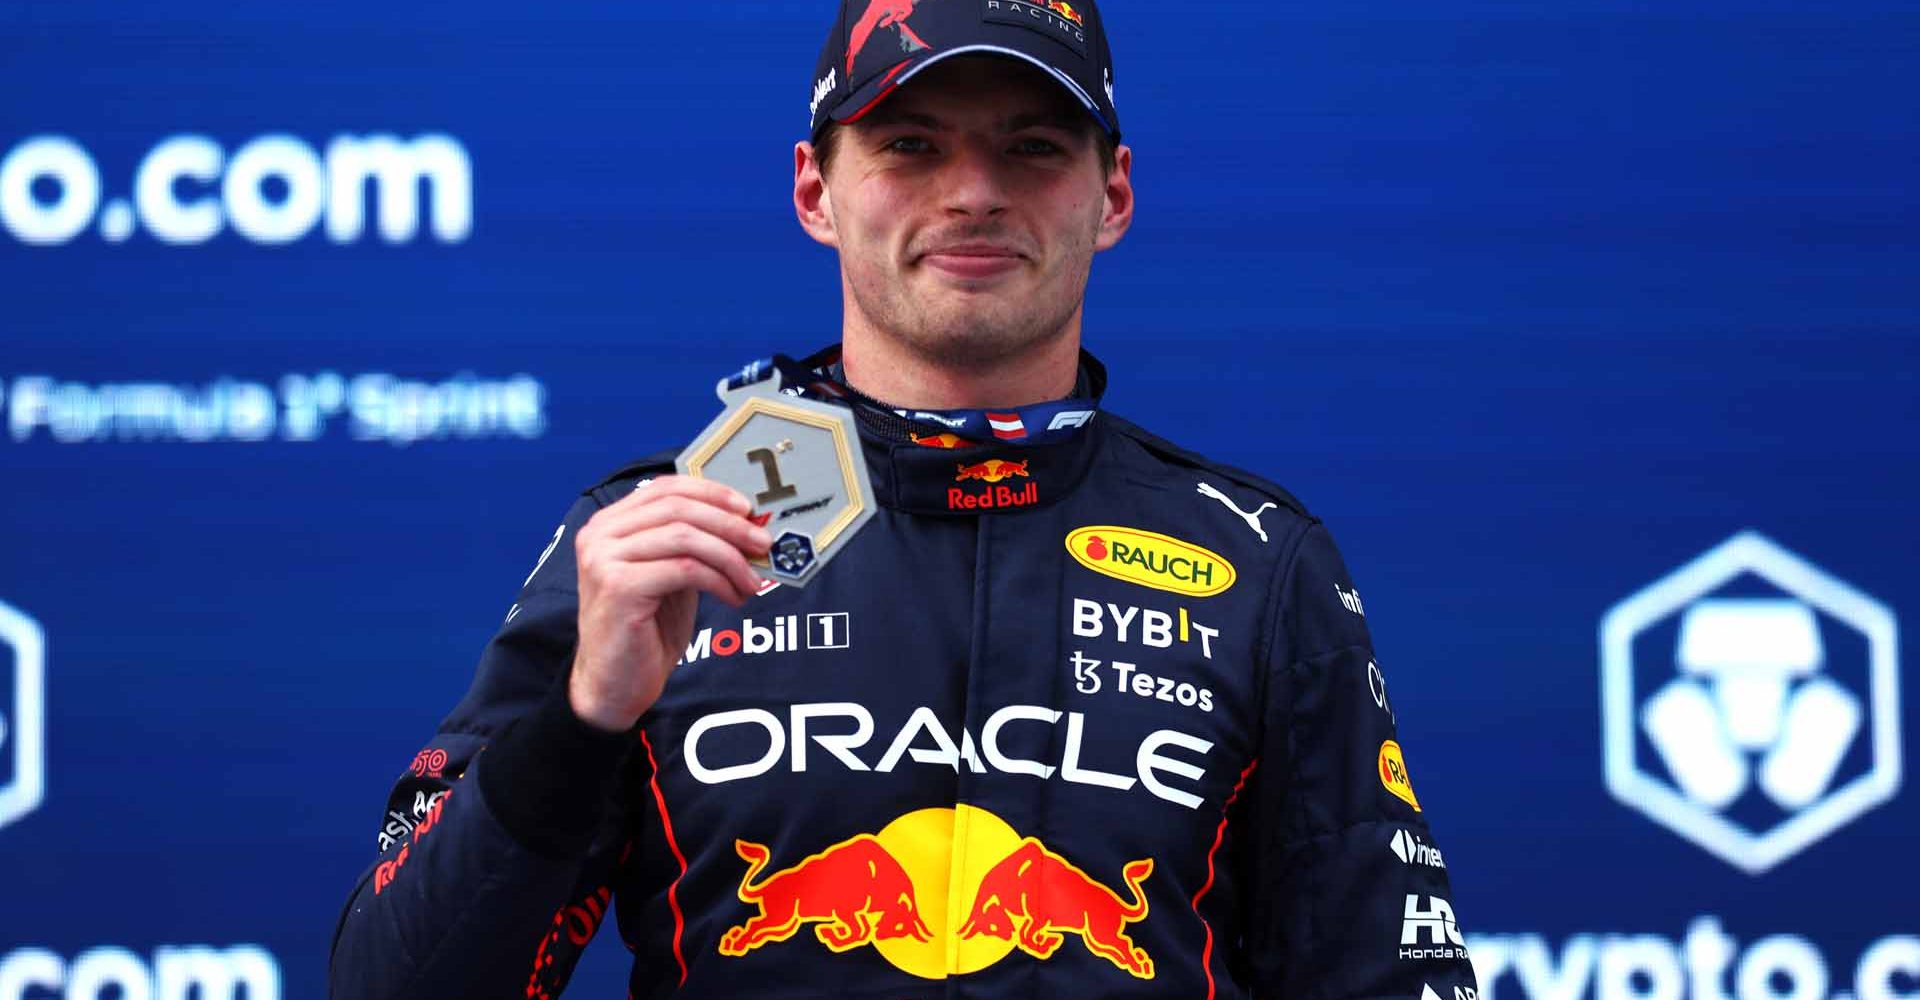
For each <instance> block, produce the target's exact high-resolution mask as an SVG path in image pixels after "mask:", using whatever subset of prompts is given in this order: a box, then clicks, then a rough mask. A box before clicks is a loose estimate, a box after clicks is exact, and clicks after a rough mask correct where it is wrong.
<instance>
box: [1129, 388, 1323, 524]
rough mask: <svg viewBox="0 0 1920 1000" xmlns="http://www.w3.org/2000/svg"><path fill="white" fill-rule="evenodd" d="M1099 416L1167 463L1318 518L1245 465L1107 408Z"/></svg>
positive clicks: (1284, 491)
mask: <svg viewBox="0 0 1920 1000" xmlns="http://www.w3.org/2000/svg"><path fill="white" fill-rule="evenodd" d="M1100 420H1101V421H1102V422H1103V423H1105V424H1106V425H1107V429H1108V430H1110V431H1112V432H1114V433H1116V434H1119V435H1121V436H1122V437H1125V438H1127V439H1128V440H1130V441H1132V442H1134V443H1135V444H1137V445H1139V446H1140V447H1142V448H1144V449H1146V451H1147V452H1148V453H1150V454H1152V455H1153V456H1154V457H1155V458H1158V459H1160V460H1161V461H1163V462H1166V463H1167V464H1169V465H1174V466H1179V467H1181V468H1186V469H1192V470H1193V471H1195V472H1202V473H1205V474H1207V475H1210V476H1219V477H1221V478H1223V479H1230V480H1232V481H1233V482H1235V483H1238V484H1239V485H1241V486H1245V487H1247V488H1248V489H1251V490H1254V491H1256V492H1258V493H1260V494H1262V495H1264V496H1265V497H1266V498H1267V499H1269V500H1272V501H1273V502H1274V503H1277V504H1279V505H1281V506H1282V507H1285V508H1286V509H1288V510H1290V511H1293V512H1294V513H1295V514H1298V515H1300V516H1301V517H1303V518H1306V519H1307V520H1309V521H1316V522H1317V521H1318V520H1319V518H1317V517H1314V516H1313V513H1312V512H1311V511H1308V510H1307V506H1306V504H1303V503H1301V502H1300V500H1299V498H1298V497H1295V496H1294V495H1293V494H1292V493H1289V492H1287V491H1286V490H1285V489H1284V488H1282V487H1281V486H1279V485H1278V484H1276V483H1273V482H1270V481H1268V480H1266V479H1262V478H1261V477H1259V476H1256V475H1254V474H1253V473H1251V472H1247V471H1245V470H1244V469H1237V468H1234V467H1233V466H1231V465H1224V464H1222V463H1220V462H1216V461H1214V460H1212V459H1210V458H1207V457H1205V456H1203V455H1199V454H1196V453H1194V452H1191V451H1188V450H1187V449H1185V448H1182V447H1180V446H1179V445H1177V444H1174V443H1173V442H1171V441H1168V440H1167V439H1165V438H1163V437H1160V436H1159V435H1156V434H1153V433H1150V432H1149V431H1147V430H1145V429H1143V428H1141V427H1140V425H1138V424H1136V423H1134V422H1133V421H1131V420H1128V419H1126V418H1125V417H1121V416H1117V415H1115V414H1113V413H1111V412H1109V411H1106V410H1102V411H1100Z"/></svg>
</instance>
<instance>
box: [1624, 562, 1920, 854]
mask: <svg viewBox="0 0 1920 1000" xmlns="http://www.w3.org/2000/svg"><path fill="white" fill-rule="evenodd" d="M1897 645H1898V634H1897V629H1896V626H1895V621H1894V617H1893V613H1892V612H1891V611H1890V610H1888V609H1887V607H1886V606H1885V605H1883V604H1881V603H1880V602H1878V601H1876V600H1874V599H1873V598H1871V597H1868V596H1867V595H1865V594H1862V593H1860V592H1859V591H1857V590H1854V589H1853V588H1852V587H1849V586H1847V585H1846V584H1844V583H1842V582H1840V581H1839V580H1836V579H1834V578H1833V577H1831V576H1828V575H1827V574H1826V573H1824V572H1822V571H1821V570H1820V569H1818V568H1816V567H1814V566H1813V565H1812V564H1811V563H1808V562H1806V561H1805V560H1803V559H1801V558H1800V557H1799V556H1796V555H1794V554H1793V553H1791V552H1788V551H1787V550H1785V549H1783V548H1781V547H1780V546H1778V545H1775V544H1774V543H1773V542H1771V541H1768V540H1767V539H1765V538H1763V537H1761V536H1760V535H1758V534H1755V533H1753V532H1743V533H1741V534H1739V535H1736V536H1734V537H1733V538H1731V539H1729V540H1728V541H1726V542H1724V543H1722V544H1721V545H1720V546H1718V547H1716V548H1714V549H1713V550H1711V551H1709V552H1707V553H1706V554H1704V555H1702V556H1700V557H1699V558H1697V559H1695V560H1693V561H1692V562H1690V563H1688V564H1687V565H1685V566H1682V567H1681V568H1680V569H1678V570H1675V571H1674V572H1673V573H1672V574H1670V575H1668V576H1667V577H1666V578H1664V579H1662V580H1660V581H1658V582H1656V583H1654V584H1652V585H1651V586H1649V587H1647V588H1646V589H1644V590H1642V591H1641V592H1640V593H1638V594H1635V595H1634V596H1632V597H1629V598H1628V599H1626V600H1625V601H1622V602H1621V603H1620V604H1619V605H1617V606H1615V607H1614V608H1613V609H1612V610H1611V611H1609V612H1608V613H1607V616H1606V619H1605V621H1604V622H1603V623H1602V625H1601V668H1602V675H1603V682H1604V683H1603V688H1602V690H1603V693H1604V696H1605V702H1604V705H1603V710H1602V712H1603V714H1602V719H1603V722H1604V726H1605V730H1604V735H1605V739H1604V742H1605V746H1606V775H1607V786H1608V788H1609V789H1610V790H1611V791H1612V792H1613V795H1614V797H1615V798H1617V799H1619V800H1620V801H1622V802H1624V803H1626V804H1627V805H1630V806H1633V807H1634V808H1636V809H1639V810H1640V811H1642V812H1644V813H1646V814H1647V815H1648V816H1650V817H1652V818H1653V819H1654V820H1655V821H1657V822H1659V823H1661V824H1663V825H1665V826H1667V827H1668V828H1669V829H1672V830H1673V831H1674V832H1675V833H1678V834H1680V835H1681V836H1683V837H1686V838H1688V839H1689V840H1692V841H1694V842H1695V843H1697V844H1699V845H1700V846H1702V847H1704V848H1706V849H1707V850H1709V851H1712V852H1713V853H1714V854H1716V855H1718V856H1720V857H1721V858H1723V859H1725V860H1727V861H1728V862H1731V863H1732V864H1734V865H1737V866H1739V867H1740V868H1742V869H1744V870H1746V871H1747V872H1748V873H1749V874H1755V875H1757V874H1759V873H1761V872H1764V871H1766V870H1767V869H1769V868H1771V867H1773V866H1774V865H1777V864H1779V863H1780V862H1781V861H1784V860H1785V859H1787V858H1788V857H1790V856H1792V855H1793V854H1795V853H1797V852H1799V851H1800V850H1801V849H1803V848H1805V847H1807V846H1808V845H1810V844H1812V843H1813V842H1815V841H1817V840H1819V839H1820V838H1822V837H1825V836H1826V835H1827V834H1829V833H1832V832H1833V831H1834V830H1835V829H1837V828H1839V827H1840V826H1842V825H1844V824H1846V823H1848V822H1850V821H1851V820H1852V819H1853V818H1854V817H1856V816H1858V815H1860V814H1861V813H1862V812H1865V811H1866V810H1868V809H1871V808H1873V807H1874V806H1876V805H1878V804H1880V803H1881V802H1885V801H1886V800H1887V799H1889V798H1891V797H1892V796H1893V794H1894V792H1895V791H1896V790H1897V789H1898V788H1899V784H1900V729H1899V719H1898V713H1899V709H1900V699H1899V688H1898V670H1899V654H1898V650H1897ZM1829 668H1832V669H1829ZM1857 678H1864V679H1865V683H1864V685H1862V684H1861V682H1860V681H1859V680H1857ZM1849 685H1851V687H1850V686H1849ZM1857 746H1858V747H1861V748H1862V749H1864V750H1867V751H1870V752H1867V753H1854V752H1852V751H1853V750H1854V749H1855V747H1857ZM1849 761H1853V762H1854V763H1849ZM1863 761H1864V763H1862V762H1863ZM1649 765H1656V766H1654V767H1649Z"/></svg>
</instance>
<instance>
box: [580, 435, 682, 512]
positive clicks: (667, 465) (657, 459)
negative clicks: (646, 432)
mask: <svg viewBox="0 0 1920 1000" xmlns="http://www.w3.org/2000/svg"><path fill="white" fill-rule="evenodd" d="M680 451H681V449H679V448H668V449H666V450H665V451H656V452H654V453H653V454H651V455H648V456H646V457H645V458H636V459H634V460H633V461H631V462H628V463H627V464H625V465H622V466H621V467H619V468H618V469H615V470H613V471H612V472H609V473H607V474H606V475H605V476H602V477H601V478H600V481H599V482H597V483H595V484H593V485H592V486H589V487H587V488H586V489H584V490H581V491H580V492H581V495H583V496H591V497H593V498H594V499H596V500H599V501H600V502H601V503H602V504H607V503H612V502H613V501H615V500H618V499H620V497H621V496H622V495H624V494H626V493H627V492H629V491H631V490H632V488H633V486H632V484H633V483H636V482H638V481H639V480H642V479H647V478H650V477H652V476H662V475H667V474H669V473H671V472H673V469H674V465H673V460H674V459H675V458H676V457H678V456H679V454H680ZM623 485H624V487H625V488H624V489H621V488H616V487H621V486H623Z"/></svg>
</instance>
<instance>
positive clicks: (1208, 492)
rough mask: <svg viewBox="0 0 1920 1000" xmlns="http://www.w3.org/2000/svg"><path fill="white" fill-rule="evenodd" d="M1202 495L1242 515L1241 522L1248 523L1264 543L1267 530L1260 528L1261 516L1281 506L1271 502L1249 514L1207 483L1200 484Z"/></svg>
mask: <svg viewBox="0 0 1920 1000" xmlns="http://www.w3.org/2000/svg"><path fill="white" fill-rule="evenodd" d="M1200 493H1201V495H1202V496H1210V497H1212V498H1214V499H1215V500H1218V501H1220V502H1221V503H1223V504H1226V505H1227V509H1228V510H1230V511H1233V512H1234V513H1235V514H1238V515H1240V520H1242V521H1245V522H1247V527H1249V528H1252V529H1253V533H1254V534H1256V535H1259V536H1260V540H1261V541H1263V542H1264V541H1266V540H1267V529H1265V528H1262V527H1261V526H1260V515H1261V514H1264V513H1266V511H1267V508H1268V507H1278V506H1280V505H1279V504H1277V503H1274V502H1273V501H1271V500H1269V501H1267V502H1266V503H1263V504H1261V505H1260V506H1259V507H1256V508H1255V509H1254V511H1253V513H1251V514H1249V513H1247V512H1246V511H1244V510H1241V509H1240V508H1239V506H1238V505H1236V504H1235V503H1234V502H1233V501H1232V500H1229V499H1227V495H1226V494H1225V493H1222V492H1220V491H1219V490H1216V489H1214V488H1213V487H1212V486H1211V485H1209V484H1207V483H1201V484H1200Z"/></svg>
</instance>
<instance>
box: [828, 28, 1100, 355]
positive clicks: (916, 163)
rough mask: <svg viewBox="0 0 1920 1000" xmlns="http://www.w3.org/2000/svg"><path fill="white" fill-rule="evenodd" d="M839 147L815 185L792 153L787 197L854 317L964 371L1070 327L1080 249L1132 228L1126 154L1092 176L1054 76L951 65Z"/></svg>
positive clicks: (1087, 257) (1087, 127) (853, 128)
mask: <svg viewBox="0 0 1920 1000" xmlns="http://www.w3.org/2000/svg"><path fill="white" fill-rule="evenodd" d="M838 138H839V144H838V148H837V149H836V151H835V155H834V157H833V159H832V163H831V166H830V169H829V170H828V172H827V174H826V176H824V177H822V176H821V174H820V171H819V167H818V163H817V161H816V160H815V159H814V155H813V149H812V147H811V146H809V145H808V144H806V143H801V144H800V146H799V147H797V149H796V152H795V183H794V188H795V190H794V200H795V207H796V209H797V210H798V212H799V215H800V219H801V223H802V225H803V226H805V227H806V229H807V231H808V233H809V234H811V235H812V236H813V237H814V238H815V239H817V240H819V241H820V242H822V243H825V244H827V245H829V246H833V247H836V248H838V249H839V251H840V267H841V274H842V277H843V280H844V283H845V288H846V295H847V306H848V310H849V313H850V316H849V319H850V321H851V322H852V323H856V324H864V325H866V326H868V327H870V328H871V329H872V330H874V331H875V332H876V333H878V334H879V335H881V336H885V337H888V338H891V339H895V340H898V341H902V342H904V344H905V345H906V346H909V347H911V348H913V349H915V350H917V351H918V352H920V353H922V354H923V355H926V356H930V357H933V358H937V359H940V360H942V361H944V362H947V363H952V364H966V365H980V364H990V363H992V362H995V361H1004V360H1009V359H1016V358H1019V357H1021V356H1022V354H1023V352H1024V351H1025V350H1026V349H1028V348H1030V347H1033V346H1035V345H1038V344H1043V343H1046V342H1048V341H1050V340H1052V339H1053V338H1056V337H1059V336H1062V335H1064V334H1066V333H1067V332H1069V330H1073V329H1077V319H1078V317H1079V312H1080V305H1081V300H1082V298H1083V296H1084V295H1085V292H1086V285H1087V273H1088V270H1089V268H1090V267H1091V265H1092V260H1093V254H1094V252H1095V251H1098V250H1105V249H1107V248H1108V247H1110V246H1113V245H1114V244H1115V243H1117V242H1119V240H1120V237H1121V236H1122V235H1123V234H1124V233H1125V232H1126V230H1127V226H1128V224H1129V223H1130V222H1131V221H1132V216H1133V190H1132V186H1131V181H1130V179H1129V173H1130V169H1131V165H1132V164H1131V156H1132V154H1131V151H1129V150H1127V149H1126V148H1124V147H1122V148H1121V149H1120V150H1119V153H1118V155H1117V156H1116V163H1115V167H1114V169H1113V171H1112V172H1111V173H1110V174H1107V173H1105V172H1104V171H1103V170H1102V168H1101V163H1100V151H1099V147H1098V145H1097V143H1098V142H1099V141H1100V140H1099V136H1098V133H1097V132H1096V127H1095V126H1094V125H1093V123H1092V119H1091V118H1090V117H1089V116H1088V115H1087V112H1086V111H1085V109H1084V108H1082V107H1081V106H1080V105H1079V104H1078V103H1076V102H1075V101H1074V100H1073V99H1072V98H1071V97H1070V96H1069V95H1068V94H1067V92H1066V91H1065V90H1064V89H1063V88H1061V86H1060V85H1059V84H1058V83H1056V82H1054V81H1053V80H1051V79H1049V78H1048V77H1047V76H1045V75H1044V74H1042V73H1041V72H1040V71H1039V70H1037V69H1035V68H1033V67H1031V66H1029V65H1027V64H1025V63H1022V62H1018V61H1015V60H1011V59H1005V58H1000V57H993V56H961V57H957V58H954V59H949V60H947V61H945V62H942V63H939V64H937V65H935V66H934V67H932V68H931V69H928V70H927V71H925V72H924V73H922V74H920V75H919V76H917V77H915V78H914V79H913V80H911V81H909V82H908V83H907V84H906V85H904V86H902V87H901V88H900V89H899V90H898V91H897V92H895V93H894V94H893V95H891V96H890V97H888V98H887V99H886V100H885V101H884V102H882V103H881V105H880V106H879V107H877V108H875V109H874V110H873V111H872V112H871V113H869V114H868V115H867V116H866V117H865V118H864V119H862V120H861V121H859V122H857V123H855V124H853V125H849V126H843V127H842V131H841V134H840V135H839V137H838ZM1070 324H1071V325H1070Z"/></svg>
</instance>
